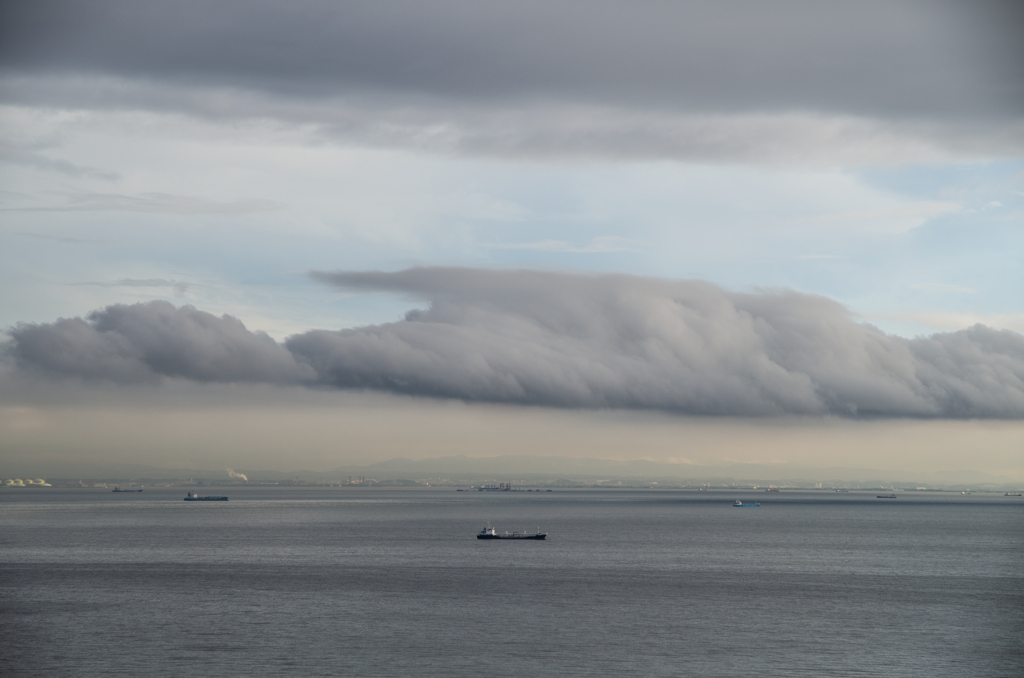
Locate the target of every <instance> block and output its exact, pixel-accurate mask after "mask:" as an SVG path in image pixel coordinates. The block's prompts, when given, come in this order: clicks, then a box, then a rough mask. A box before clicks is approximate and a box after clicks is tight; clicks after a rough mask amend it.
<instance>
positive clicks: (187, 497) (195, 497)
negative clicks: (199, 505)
mask: <svg viewBox="0 0 1024 678" xmlns="http://www.w3.org/2000/svg"><path fill="white" fill-rule="evenodd" d="M227 500H228V498H227V497H200V496H199V495H198V494H196V493H195V492H189V493H188V494H186V495H185V501H227Z"/></svg>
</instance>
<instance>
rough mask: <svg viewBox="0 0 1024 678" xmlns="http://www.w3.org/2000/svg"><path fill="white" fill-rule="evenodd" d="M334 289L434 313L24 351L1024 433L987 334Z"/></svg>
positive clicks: (667, 300)
mask: <svg viewBox="0 0 1024 678" xmlns="http://www.w3.org/2000/svg"><path fill="white" fill-rule="evenodd" d="M316 277H317V278H318V279H319V280H321V281H323V282H327V283H330V284H333V285H336V286H339V287H343V288H345V289H350V290H356V291H366V292H388V293H396V294H401V295H405V296H407V297H410V298H413V299H419V300H422V301H423V302H425V305H426V306H427V308H425V309H421V310H413V311H410V312H409V313H408V314H407V316H406V318H405V319H404V320H402V321H399V322H394V323H387V324H383V325H376V326H369V327H363V328H356V329H347V330H340V331H328V330H314V331H310V332H306V333H303V334H298V335H294V336H292V337H290V338H289V339H288V340H287V341H286V342H285V344H284V346H280V345H277V344H274V343H273V342H272V341H270V340H269V339H267V338H265V337H257V336H254V335H252V334H250V333H249V332H248V331H247V330H245V329H244V327H242V325H241V323H239V322H238V321H236V320H234V319H231V318H228V317H225V318H221V319H218V318H215V317H213V316H210V315H207V314H203V313H200V312H199V311H196V310H195V309H192V308H189V307H184V308H181V309H177V310H175V309H173V307H170V306H169V305H167V304H165V303H160V304H139V305H136V306H130V307H128V306H113V307H109V308H108V309H106V310H105V311H101V312H98V313H96V314H93V315H92V316H90V321H89V322H86V321H83V320H80V319H75V320H61V321H58V322H57V323H54V324H49V325H22V326H20V327H19V328H17V329H15V330H14V331H13V333H12V342H11V344H10V347H9V351H10V352H11V354H12V355H13V356H15V357H16V358H17V359H19V360H20V362H21V364H22V365H23V366H24V367H26V368H41V369H45V370H47V371H50V372H56V373H58V374H68V375H77V376H89V377H109V378H113V379H122V380H124V379H139V378H148V377H150V376H151V375H153V374H163V375H168V376H181V377H186V378H192V379H200V380H212V381H213V380H221V381H244V380H253V381H259V380H262V381H271V382H285V383H295V382H296V381H304V382H306V383H310V384H313V383H315V384H319V385H321V386H331V387H337V388H353V389H370V390H381V391H389V392H394V393H400V394H406V395H418V396H429V397H440V398H456V399H462V400H467V401H483V402H496V403H514V404H525V405H539V406H550V407H568V408H606V407H608V408H623V409H654V410H663V411H670V412H679V413H685V414H706V415H754V416H772V415H785V414H798V415H824V414H837V415H842V416H877V417H951V418H971V417H988V418H992V417H995V418H1024V336H1021V335H1019V334H1016V333H1014V332H1009V331H997V330H993V329H990V328H987V327H984V326H980V325H979V326H975V327H973V328H971V329H968V330H963V331H961V332H953V333H947V334H937V335H934V336H932V337H929V338H920V339H914V340H905V339H901V338H898V337H892V336H888V335H886V334H884V333H882V332H881V331H879V330H878V329H876V328H874V327H871V326H869V325H863V324H859V323H857V322H854V320H853V319H852V318H851V317H850V315H849V313H848V312H847V311H846V310H845V309H844V308H843V307H842V306H840V305H839V304H837V303H835V302H833V301H831V300H829V299H825V298H823V297H817V296H810V295H804V294H798V293H796V292H791V291H781V292H770V293H759V294H736V293H729V292H726V291H724V290H721V289H720V288H717V287H715V286H712V285H709V284H705V283H701V282H687V281H668V280H661V279H654V278H641V277H634V276H624V275H601V276H586V275H570V274H562V273H546V272H536V271H481V270H471V269H446V268H432V269H411V270H407V271H400V272H397V273H380V272H366V273H320V274H316ZM197 318H198V319H200V320H202V322H201V323H199V322H198V321H197V320H196V319H197ZM113 319H116V320H117V322H113ZM121 328H124V329H121ZM165 333H167V335H168V338H166V339H165V337H164V334H165ZM194 336H198V337H200V338H197V339H192V337H194ZM167 345H170V346H172V347H173V348H171V349H168V348H167ZM298 365H301V366H303V367H304V368H306V369H307V370H308V372H305V373H303V372H302V371H300V370H299V368H298V367H297V366H298Z"/></svg>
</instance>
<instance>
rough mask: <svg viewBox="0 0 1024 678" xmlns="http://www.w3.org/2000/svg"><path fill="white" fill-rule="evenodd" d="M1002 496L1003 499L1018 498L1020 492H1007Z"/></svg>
mask: <svg viewBox="0 0 1024 678" xmlns="http://www.w3.org/2000/svg"><path fill="white" fill-rule="evenodd" d="M1003 496H1004V497H1019V496H1021V494H1020V492H1012V493H1011V492H1007V493H1006V494H1004V495H1003Z"/></svg>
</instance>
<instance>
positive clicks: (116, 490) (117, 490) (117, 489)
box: [111, 485, 142, 492]
mask: <svg viewBox="0 0 1024 678" xmlns="http://www.w3.org/2000/svg"><path fill="white" fill-rule="evenodd" d="M111 492H142V490H122V489H121V488H120V487H117V486H116V485H115V486H114V489H112V490H111Z"/></svg>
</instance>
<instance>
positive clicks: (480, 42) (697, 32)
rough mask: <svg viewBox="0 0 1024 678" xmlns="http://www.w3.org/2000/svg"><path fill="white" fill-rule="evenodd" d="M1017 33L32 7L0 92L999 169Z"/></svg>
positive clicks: (490, 138) (490, 143)
mask: <svg viewBox="0 0 1024 678" xmlns="http://www.w3.org/2000/svg"><path fill="white" fill-rule="evenodd" d="M1022 34H1024V6H1022V5H1021V4H1020V3H1009V2H998V1H983V0H979V1H977V2H971V3H956V2H931V1H929V2H925V1H916V2H901V3H892V2H881V1H870V0H868V1H865V2H859V3H815V2H803V1H792V0H789V1H784V2H773V3H764V2H757V1H756V0H728V1H723V2H714V3H712V2H707V3H696V2H694V3H683V2H661V1H650V0H637V1H634V2H620V3H615V2H582V1H579V0H544V1H543V2H541V1H539V0H538V1H532V0H519V1H517V2H477V1H475V0H433V1H423V0H399V1H397V2H388V3H371V2H367V3H355V2H328V1H326V0H291V1H290V2H268V1H266V0H230V1H221V2H214V3H210V2H198V1H197V0H182V1H181V2H175V3H159V2H138V0H34V1H31V2H29V1H27V0H26V1H15V2H7V3H3V4H2V5H0V73H2V75H3V77H4V82H3V85H2V87H0V96H2V98H3V99H4V100H7V101H12V102H33V103H43V104H50V105H56V106H80V107H84V108H106V107H110V106H125V107H129V108H134V107H140V106H141V107H148V108H151V109H158V110H176V111H177V110H186V111H189V112H193V113H201V114H204V115H211V116H221V117H224V116H230V117H261V116H270V117H275V118H283V119H287V120H293V121H303V122H313V123H316V124H320V125H322V126H323V127H324V129H325V130H327V131H328V132H330V133H332V134H336V135H342V136H346V137H350V138H357V139H359V140H361V141H365V142H369V143H386V144H397V145H415V146H427V147H430V148H438V149H441V150H455V151H460V152H483V153H501V154H504V153H513V154H516V153H518V154H522V153H527V154H536V153H545V152H547V153H559V154H576V153H588V152H589V153H610V154H623V153H625V154H627V155H641V156H669V157H698V158H717V157H724V158H726V159H732V158H736V157H745V156H746V155H753V156H756V157H757V156H761V155H764V154H766V153H768V150H769V149H766V148H765V147H766V146H767V147H771V146H778V145H784V146H787V145H791V144H793V143H794V142H797V144H798V145H799V144H800V143H814V144H818V145H821V144H825V145H828V144H833V145H835V144H840V145H843V144H845V146H850V147H854V146H856V144H857V143H863V142H865V141H871V140H874V141H875V142H876V143H879V144H883V143H885V142H890V143H891V142H892V141H893V139H894V138H895V139H897V140H899V139H904V138H906V139H909V140H904V141H903V143H909V144H910V145H912V146H913V145H919V144H922V143H924V144H926V145H927V144H928V143H933V144H939V145H940V146H942V147H943V148H948V149H950V150H954V151H955V150H958V149H959V150H963V149H964V148H966V149H968V150H971V149H974V150H976V151H984V152H988V153H998V152H999V151H1000V149H1005V148H1006V145H1007V144H1008V143H1011V145H1012V149H1011V150H1014V151H1016V150H1020V146H1021V138H1022V136H1024V134H1022V118H1024V116H1022V114H1021V111H1024V43H1022V41H1021V40H1020V36H1021V35H1022ZM722 116H725V118H726V119H724V120H723V119H722ZM822 118H824V119H822ZM800 128H805V132H806V134H807V135H808V137H809V139H804V138H803V137H802V136H801V134H800ZM766 132H767V133H770V134H771V136H770V139H771V141H765V139H764V135H765V133H766ZM747 145H749V146H751V148H750V149H749V150H747V149H746V148H745V147H746V146H747ZM1008 152H1009V151H1004V153H1008ZM796 154H797V155H799V152H796ZM783 155H784V153H783Z"/></svg>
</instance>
